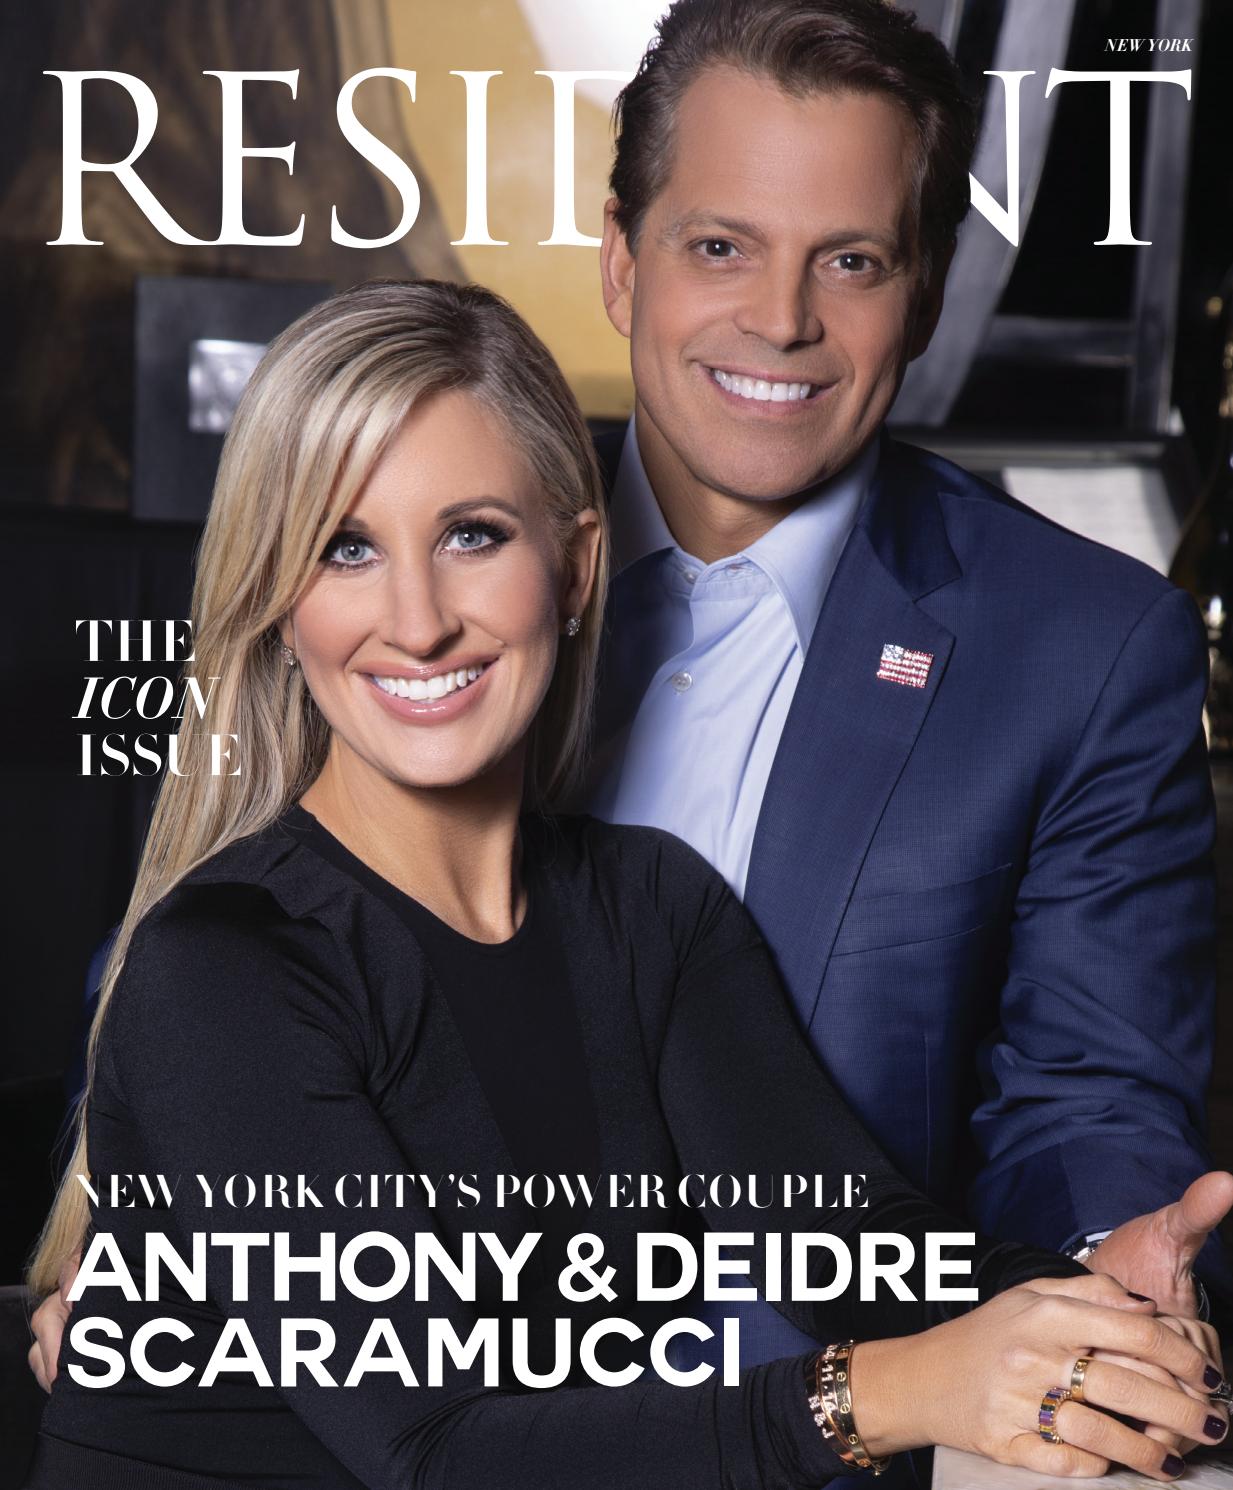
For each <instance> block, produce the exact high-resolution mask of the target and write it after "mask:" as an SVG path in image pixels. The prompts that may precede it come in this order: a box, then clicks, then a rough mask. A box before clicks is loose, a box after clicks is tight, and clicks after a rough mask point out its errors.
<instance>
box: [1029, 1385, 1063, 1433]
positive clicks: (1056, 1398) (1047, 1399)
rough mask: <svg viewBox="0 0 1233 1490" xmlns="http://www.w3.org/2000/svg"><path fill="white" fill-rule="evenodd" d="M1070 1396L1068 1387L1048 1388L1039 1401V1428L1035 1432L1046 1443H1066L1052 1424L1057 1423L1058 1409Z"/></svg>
mask: <svg viewBox="0 0 1233 1490" xmlns="http://www.w3.org/2000/svg"><path fill="white" fill-rule="evenodd" d="M1071 1396H1072V1393H1071V1391H1070V1388H1069V1387H1050V1388H1049V1390H1048V1391H1047V1392H1046V1393H1045V1395H1044V1396H1043V1397H1042V1398H1041V1399H1040V1427H1039V1428H1038V1429H1037V1430H1036V1431H1037V1432H1038V1433H1039V1434H1040V1436H1041V1437H1042V1438H1043V1439H1044V1440H1045V1442H1046V1443H1065V1442H1066V1440H1065V1439H1064V1438H1063V1437H1062V1435H1061V1434H1060V1433H1059V1432H1058V1431H1057V1428H1056V1427H1055V1426H1054V1424H1055V1423H1056V1421H1057V1413H1058V1408H1059V1407H1061V1405H1062V1403H1063V1402H1069V1401H1070V1399H1071Z"/></svg>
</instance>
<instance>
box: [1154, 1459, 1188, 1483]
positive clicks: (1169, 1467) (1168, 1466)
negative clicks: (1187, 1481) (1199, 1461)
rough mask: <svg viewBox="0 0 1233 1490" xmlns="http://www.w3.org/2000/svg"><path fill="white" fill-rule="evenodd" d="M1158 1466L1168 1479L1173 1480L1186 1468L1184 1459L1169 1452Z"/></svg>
mask: <svg viewBox="0 0 1233 1490" xmlns="http://www.w3.org/2000/svg"><path fill="white" fill-rule="evenodd" d="M1160 1467H1161V1469H1162V1470H1164V1472H1165V1474H1167V1475H1168V1476H1169V1478H1170V1479H1173V1480H1175V1479H1177V1477H1178V1475H1179V1474H1181V1472H1182V1470H1184V1469H1185V1468H1186V1461H1185V1460H1184V1459H1179V1458H1178V1457H1177V1455H1176V1454H1169V1455H1168V1456H1167V1457H1166V1459H1165V1462H1164V1463H1163V1464H1162V1465H1161V1466H1160Z"/></svg>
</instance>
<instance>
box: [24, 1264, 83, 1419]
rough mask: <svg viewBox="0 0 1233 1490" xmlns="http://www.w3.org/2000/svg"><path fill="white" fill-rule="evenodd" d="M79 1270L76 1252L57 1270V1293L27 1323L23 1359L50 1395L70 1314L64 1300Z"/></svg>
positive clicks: (69, 1307) (51, 1295)
mask: <svg viewBox="0 0 1233 1490" xmlns="http://www.w3.org/2000/svg"><path fill="white" fill-rule="evenodd" d="M80 1266H81V1252H80V1250H78V1251H76V1252H74V1253H73V1255H72V1257H70V1258H69V1260H68V1261H67V1262H66V1263H65V1264H64V1266H63V1267H62V1268H61V1269H60V1277H59V1280H58V1281H59V1287H58V1290H57V1292H55V1293H49V1294H48V1295H47V1297H46V1298H45V1299H44V1300H43V1302H42V1303H41V1304H40V1305H39V1306H38V1308H37V1309H36V1310H35V1311H34V1313H33V1315H32V1316H31V1319H30V1328H31V1329H32V1330H33V1331H34V1344H33V1345H32V1346H31V1347H30V1350H29V1353H28V1355H27V1356H26V1359H27V1361H29V1363H30V1369H31V1371H33V1372H34V1377H35V1380H36V1381H37V1382H38V1384H39V1386H41V1387H42V1388H43V1390H44V1391H45V1392H50V1391H51V1384H52V1382H53V1381H55V1379H56V1369H57V1367H56V1362H57V1361H58V1360H59V1359H60V1341H61V1340H62V1339H63V1338H64V1331H65V1328H66V1326H67V1325H68V1318H69V1315H70V1314H71V1313H72V1312H73V1306H72V1304H70V1303H67V1302H66V1300H67V1298H68V1291H69V1289H70V1288H72V1286H73V1279H74V1278H76V1276H77V1269H78V1268H79V1267H80Z"/></svg>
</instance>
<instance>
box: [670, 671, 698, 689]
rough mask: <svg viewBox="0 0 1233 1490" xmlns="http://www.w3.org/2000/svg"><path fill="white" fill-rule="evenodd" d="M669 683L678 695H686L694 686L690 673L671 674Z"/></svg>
mask: <svg viewBox="0 0 1233 1490" xmlns="http://www.w3.org/2000/svg"><path fill="white" fill-rule="evenodd" d="M671 681H672V686H673V687H674V688H675V689H676V691H677V692H678V693H688V692H689V690H690V689H691V688H692V687H693V686H694V680H693V676H692V674H690V673H673V674H672V680H671Z"/></svg>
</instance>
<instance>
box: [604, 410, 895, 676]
mask: <svg viewBox="0 0 1233 1490" xmlns="http://www.w3.org/2000/svg"><path fill="white" fill-rule="evenodd" d="M879 448H880V444H879V441H877V440H873V441H871V443H870V444H869V446H868V448H867V449H866V450H865V451H863V452H862V454H861V455H859V456H858V457H857V458H856V460H854V461H853V462H852V463H851V464H850V465H848V466H846V467H845V468H844V469H843V470H842V471H840V472H839V473H838V475H836V476H832V477H831V479H830V480H829V481H827V482H825V483H824V484H823V485H822V486H820V487H819V488H818V490H817V492H816V493H815V494H814V495H813V496H812V497H810V498H809V500H808V501H807V502H802V503H801V505H800V506H799V507H798V508H796V510H795V511H794V512H790V513H789V514H788V516H787V517H785V518H783V519H781V520H780V521H779V522H777V523H776V524H775V526H774V527H773V528H772V529H771V530H770V531H769V532H768V533H764V534H763V535H762V537H761V538H759V539H758V540H757V541H756V542H755V543H751V544H750V545H749V547H748V548H747V549H745V550H744V551H743V553H742V557H743V558H746V559H749V560H750V561H752V562H753V563H755V564H757V565H758V567H759V568H760V569H761V570H762V571H763V572H764V573H765V574H766V575H767V576H768V577H769V579H770V580H771V583H772V584H773V585H774V586H775V588H776V589H777V590H778V591H779V593H780V595H781V596H782V597H783V600H784V604H785V605H786V606H787V607H788V613H789V614H790V616H791V617H792V624H793V626H794V628H795V630H796V638H797V641H798V643H799V644H800V648H801V651H802V652H804V651H806V650H808V647H809V643H810V641H811V640H812V638H813V633H814V628H815V626H816V625H817V623H818V616H819V615H820V614H821V611H822V602H823V601H824V600H825V599H826V591H827V587H828V586H829V584H830V582H831V576H832V575H833V574H834V572H835V568H836V566H837V565H838V563H839V558H840V555H841V554H842V553H843V548H844V544H845V543H846V542H847V541H848V537H849V535H850V534H851V532H852V529H853V528H854V527H855V526H856V519H857V516H858V515H859V513H860V509H861V505H862V503H863V502H864V500H865V496H866V494H867V493H868V490H869V486H870V483H871V481H872V479H873V472H874V469H875V467H876V466H877V463H878V451H879ZM611 511H612V553H613V568H614V572H615V573H617V574H620V573H621V572H622V571H623V570H625V569H628V568H629V567H630V566H631V565H632V564H636V563H637V562H638V560H639V559H644V558H646V557H647V556H648V555H650V554H656V553H661V552H663V551H665V550H673V549H677V550H678V552H679V548H678V545H677V542H676V540H675V539H674V538H673V536H672V532H671V530H670V529H669V527H668V524H667V523H666V522H665V521H664V515H663V513H662V512H661V511H660V508H659V503H658V502H657V501H656V500H655V493H654V492H653V491H652V490H651V483H650V479H649V478H648V476H647V473H646V467H645V466H644V465H643V463H642V454H641V452H640V451H639V449H638V439H637V435H636V433H635V430H634V421H633V420H632V419H631V420H630V421H629V427H628V428H627V429H626V431H625V441H624V443H623V445H622V446H621V459H620V462H619V464H618V466H617V473H616V479H615V480H614V482H613V485H612V504H611ZM722 562H724V563H731V559H726V560H723V561H722ZM699 567H701V568H705V566H701V565H700V566H699Z"/></svg>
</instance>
